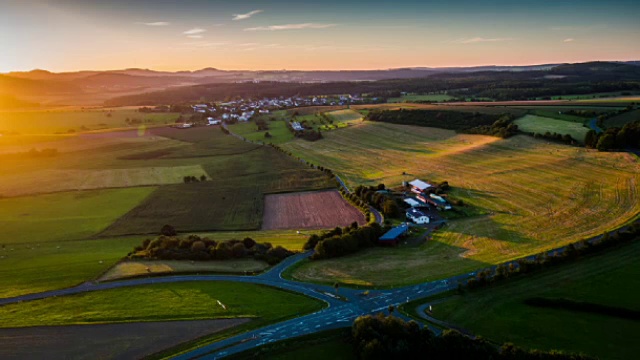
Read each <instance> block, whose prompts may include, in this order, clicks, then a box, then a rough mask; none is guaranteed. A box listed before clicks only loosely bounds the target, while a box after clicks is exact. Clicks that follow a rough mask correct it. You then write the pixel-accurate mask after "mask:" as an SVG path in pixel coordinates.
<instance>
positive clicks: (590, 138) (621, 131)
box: [584, 121, 640, 151]
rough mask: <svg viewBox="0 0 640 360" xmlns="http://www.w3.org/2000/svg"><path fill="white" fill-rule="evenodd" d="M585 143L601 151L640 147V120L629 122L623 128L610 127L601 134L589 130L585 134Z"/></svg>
mask: <svg viewBox="0 0 640 360" xmlns="http://www.w3.org/2000/svg"><path fill="white" fill-rule="evenodd" d="M584 144H585V146H586V147H588V148H592V149H598V150H599V151H608V150H624V149H627V148H635V149H638V148H640V121H635V122H632V123H627V124H625V125H624V126H623V127H622V128H619V127H613V128H609V129H607V130H605V132H603V133H600V134H598V133H596V131H594V130H589V131H588V132H587V134H586V135H585V138H584Z"/></svg>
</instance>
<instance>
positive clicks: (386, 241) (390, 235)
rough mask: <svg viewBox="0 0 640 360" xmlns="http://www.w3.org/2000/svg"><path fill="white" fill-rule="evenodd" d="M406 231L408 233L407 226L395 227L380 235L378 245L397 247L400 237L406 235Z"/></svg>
mask: <svg viewBox="0 0 640 360" xmlns="http://www.w3.org/2000/svg"><path fill="white" fill-rule="evenodd" d="M407 231H409V225H407V224H402V225H400V226H396V227H394V228H393V229H391V230H389V231H387V232H386V233H385V234H384V235H382V236H381V237H380V239H378V244H381V245H398V242H400V238H401V237H402V235H404V234H406V232H407Z"/></svg>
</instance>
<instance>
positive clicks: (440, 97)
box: [388, 94, 455, 103]
mask: <svg viewBox="0 0 640 360" xmlns="http://www.w3.org/2000/svg"><path fill="white" fill-rule="evenodd" d="M452 99H455V98H454V97H453V96H451V95H446V94H431V95H417V94H413V95H403V96H401V97H397V98H391V99H389V100H388V102H390V103H401V102H414V101H433V102H441V101H449V100H452Z"/></svg>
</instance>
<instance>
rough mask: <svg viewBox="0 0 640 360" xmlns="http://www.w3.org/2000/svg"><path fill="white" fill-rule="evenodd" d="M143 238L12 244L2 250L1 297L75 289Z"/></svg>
mask: <svg viewBox="0 0 640 360" xmlns="http://www.w3.org/2000/svg"><path fill="white" fill-rule="evenodd" d="M140 242H142V239H141V238H120V239H100V240H82V241H60V242H48V243H42V244H32V243H26V244H10V245H6V246H5V247H4V248H0V297H3V298H4V297H13V296H18V295H23V294H29V293H35V292H41V291H47V290H54V289H60V288H65V287H70V286H75V285H78V284H80V283H83V282H85V281H87V280H90V279H93V278H95V277H97V276H99V275H100V274H101V273H102V272H103V271H105V270H107V269H108V268H110V267H111V266H112V265H113V264H114V263H115V262H117V261H118V260H120V259H122V258H123V257H124V256H125V255H126V254H127V253H128V252H129V251H131V249H133V247H134V246H136V245H138V244H140Z"/></svg>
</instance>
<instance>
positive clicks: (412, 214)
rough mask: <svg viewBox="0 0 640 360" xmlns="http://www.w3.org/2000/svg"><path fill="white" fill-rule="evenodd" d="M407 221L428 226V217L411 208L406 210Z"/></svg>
mask: <svg viewBox="0 0 640 360" xmlns="http://www.w3.org/2000/svg"><path fill="white" fill-rule="evenodd" d="M407 219H410V220H411V221H413V222H414V223H416V224H428V223H429V217H428V216H427V215H426V214H425V213H423V212H422V211H420V210H416V209H414V208H411V209H409V210H407Z"/></svg>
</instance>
